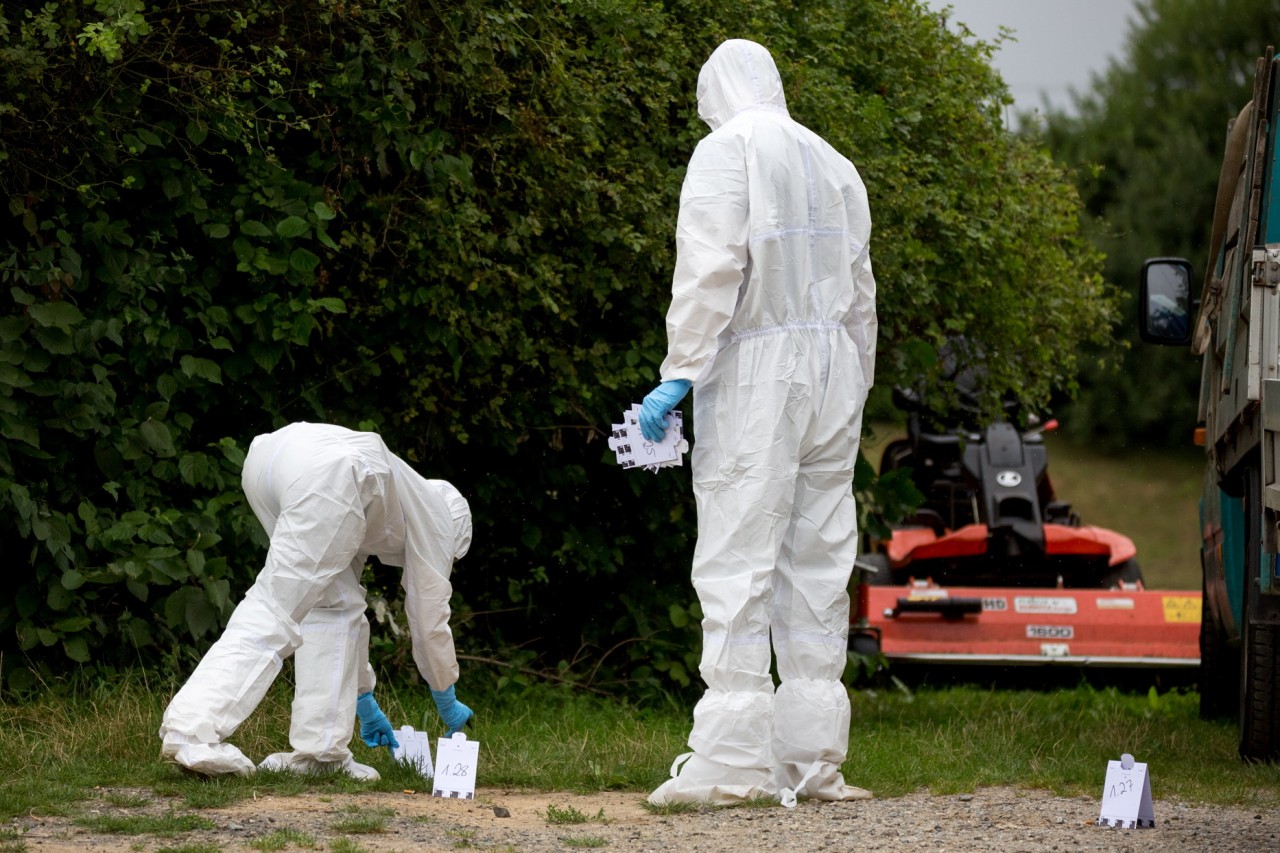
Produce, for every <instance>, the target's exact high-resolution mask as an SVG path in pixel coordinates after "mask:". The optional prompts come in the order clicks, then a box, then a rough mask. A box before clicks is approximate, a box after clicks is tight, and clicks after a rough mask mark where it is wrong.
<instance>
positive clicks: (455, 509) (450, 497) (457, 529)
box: [435, 480, 471, 561]
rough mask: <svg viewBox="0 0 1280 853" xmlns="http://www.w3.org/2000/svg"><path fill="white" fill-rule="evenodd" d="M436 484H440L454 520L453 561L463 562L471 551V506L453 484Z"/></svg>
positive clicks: (441, 481) (442, 482)
mask: <svg viewBox="0 0 1280 853" xmlns="http://www.w3.org/2000/svg"><path fill="white" fill-rule="evenodd" d="M435 482H436V483H439V485H440V492H441V495H442V497H443V498H444V502H445V503H446V504H447V505H448V506H449V515H450V516H451V517H452V518H453V536H454V538H453V559H454V560H455V561H456V560H461V559H462V558H463V557H465V556H466V555H467V551H469V550H471V505H470V504H468V503H467V499H466V498H464V497H463V496H462V493H461V492H459V491H458V490H457V489H456V488H454V486H453V484H452V483H450V482H447V481H445V480H436V481H435Z"/></svg>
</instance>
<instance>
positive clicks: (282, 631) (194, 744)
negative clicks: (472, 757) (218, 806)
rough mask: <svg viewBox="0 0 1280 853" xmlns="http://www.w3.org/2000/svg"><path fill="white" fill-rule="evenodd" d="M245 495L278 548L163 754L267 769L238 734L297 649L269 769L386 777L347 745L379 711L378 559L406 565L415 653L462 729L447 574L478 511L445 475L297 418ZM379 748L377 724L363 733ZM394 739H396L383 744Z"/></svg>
mask: <svg viewBox="0 0 1280 853" xmlns="http://www.w3.org/2000/svg"><path fill="white" fill-rule="evenodd" d="M242 485H243V487H244V492H245V495H246V497H247V498H248V500H249V505H250V506H251V507H252V508H253V511H254V514H255V515H256V516H257V517H258V520H259V521H260V522H262V526H263V527H264V528H265V529H266V532H267V535H268V536H269V537H270V538H271V546H270V548H269V550H268V551H267V558H266V563H265V565H264V567H263V569H262V571H261V573H259V575H258V577H257V579H256V580H255V582H254V584H253V586H252V587H250V589H249V591H248V592H247V593H246V594H245V597H244V599H243V600H242V601H241V602H240V604H239V605H238V606H237V607H236V609H235V612H234V613H232V615H231V619H230V621H229V622H228V623H227V628H226V630H225V631H224V632H223V634H222V636H221V637H220V638H219V639H218V641H217V642H216V643H215V644H214V645H213V647H212V648H210V649H209V651H208V653H207V654H206V655H205V656H204V658H203V659H202V660H201V661H200V664H199V665H198V666H197V667H196V670H195V672H193V673H192V674H191V677H190V678H189V679H188V680H187V682H186V684H184V685H183V687H182V689H181V690H179V691H178V693H177V695H175V696H174V697H173V700H172V701H171V702H170V703H169V707H168V708H167V709H166V710H165V712H164V717H163V719H162V721H161V724H160V738H161V742H162V746H161V754H162V755H163V756H164V757H165V758H166V759H169V760H171V761H174V762H176V763H178V764H180V765H182V766H183V767H186V768H188V769H190V770H194V771H196V772H199V773H204V774H207V775H218V774H225V773H235V774H239V775H247V774H250V773H252V772H254V770H255V769H256V768H255V765H254V763H253V762H252V761H250V760H249V759H248V758H247V757H246V756H245V755H244V754H243V753H242V752H241V751H240V750H239V749H237V748H236V747H235V746H233V745H232V744H229V743H226V742H225V739H226V738H227V737H229V736H230V735H231V734H232V733H233V732H234V731H235V730H236V728H237V727H239V725H240V724H241V723H242V722H244V720H245V718H246V717H248V716H249V714H250V713H251V712H252V711H253V709H254V708H256V707H257V706H258V703H259V702H261V701H262V697H263V696H264V695H265V694H266V691H267V688H268V687H269V686H270V685H271V682H272V681H273V680H274V679H275V677H276V675H277V674H278V673H279V672H280V669H281V667H282V665H283V663H284V661H285V659H286V658H288V657H289V655H291V654H292V655H295V670H296V688H295V695H294V701H293V711H292V721H291V727H290V731H289V742H290V745H291V746H292V747H293V751H292V752H288V753H276V754H275V755H272V756H269V757H268V758H267V759H266V760H264V761H263V762H262V764H261V765H260V766H261V768H262V769H273V770H294V771H298V772H329V771H341V772H345V773H347V774H348V775H351V776H353V777H355V778H358V779H377V778H378V773H377V771H376V770H374V769H373V768H371V767H368V766H367V765H363V764H357V763H356V762H355V759H354V757H353V756H352V753H351V750H350V749H349V748H348V743H349V742H350V740H351V736H352V730H353V719H354V718H355V716H356V713H357V694H360V706H361V707H360V712H361V713H360V717H361V720H362V722H364V723H366V726H367V725H368V724H370V723H371V719H366V717H368V716H369V714H368V713H367V712H370V711H376V716H377V717H379V718H380V720H378V721H377V723H378V724H380V725H381V726H382V728H383V729H384V731H385V732H386V734H387V735H388V736H389V735H390V725H389V724H386V722H385V720H386V718H385V715H382V713H381V711H380V710H378V709H377V707H376V703H372V695H371V692H372V690H373V686H374V678H373V670H372V668H371V667H370V666H369V662H368V650H369V622H368V620H367V618H366V617H365V606H366V605H365V591H364V588H363V587H362V586H361V585H360V577H361V574H362V572H363V569H364V564H365V562H366V560H367V559H368V558H369V557H370V556H376V557H377V558H378V559H379V560H380V561H381V562H382V563H384V564H387V565H391V566H402V567H403V569H404V573H403V575H402V579H401V583H402V585H403V587H404V590H405V611H406V615H407V616H408V620H409V630H410V635H411V637H412V643H413V657H414V662H415V663H416V664H417V666H418V671H419V672H420V673H421V674H422V676H423V678H425V679H426V681H427V683H428V685H429V687H430V688H431V692H432V695H433V697H434V698H435V699H436V705H437V708H438V709H439V711H440V713H441V717H442V719H443V720H444V722H445V724H446V726H448V728H449V731H450V733H452V732H454V731H457V730H458V729H460V728H461V727H462V726H463V725H464V724H465V723H466V722H467V720H469V719H470V718H471V716H472V711H471V709H470V708H467V706H465V705H463V704H462V703H461V702H459V701H458V700H457V697H456V695H455V689H454V684H455V682H456V681H457V680H458V661H457V656H456V654H455V651H454V646H453V634H452V632H451V631H450V629H449V598H450V595H451V593H452V586H451V585H450V583H449V575H450V573H451V571H452V569H453V564H454V561H455V560H458V559H461V557H462V556H463V555H464V554H466V552H467V549H468V548H469V547H470V544H471V511H470V508H469V507H468V505H467V502H466V500H465V499H464V498H463V497H462V495H461V494H460V493H459V492H458V490H457V489H455V488H454V487H453V486H452V485H450V484H449V483H447V482H445V481H444V480H428V479H426V478H424V477H422V476H421V475H419V474H418V473H417V472H416V471H414V470H413V469H412V468H411V467H409V465H408V464H407V463H405V462H404V461H403V460H402V459H400V458H399V457H398V456H396V455H395V454H393V453H392V452H391V451H390V450H388V449H387V446H386V445H385V444H384V443H383V441H382V439H381V437H379V436H378V435H375V434H374V433H367V432H354V431H352V430H349V429H345V428H343V427H340V426H334V425H331V424H310V423H296V424H290V425H289V426H286V427H284V428H282V429H280V430H277V431H276V432H273V433H269V434H267V435H260V436H258V437H257V438H255V439H254V440H253V443H252V444H251V445H250V448H249V453H248V456H247V457H246V458H245V464H244V472H243V476H242ZM362 733H363V734H365V735H366V742H370V743H372V741H371V740H370V737H369V733H368V731H367V728H366V730H365V731H362ZM382 742H384V743H385V742H386V741H385V740H383V741H382Z"/></svg>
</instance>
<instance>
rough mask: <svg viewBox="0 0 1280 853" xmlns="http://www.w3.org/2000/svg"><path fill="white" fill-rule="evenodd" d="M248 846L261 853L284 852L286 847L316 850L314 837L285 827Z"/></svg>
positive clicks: (257, 839) (251, 842) (255, 840)
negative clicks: (261, 852)
mask: <svg viewBox="0 0 1280 853" xmlns="http://www.w3.org/2000/svg"><path fill="white" fill-rule="evenodd" d="M249 846H250V847H253V848H255V849H257V850H261V851H263V853H275V851H277V850H284V849H285V848H286V847H302V848H304V849H306V850H314V849H315V848H316V837H315V836H314V835H310V834H308V833H305V832H302V831H300V830H297V829H293V828H290V827H286V828H284V829H277V830H276V831H275V832H273V833H271V834H270V835H264V836H262V837H261V838H256V839H254V840H253V841H250V842H249Z"/></svg>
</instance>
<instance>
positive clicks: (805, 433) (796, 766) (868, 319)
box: [650, 39, 876, 804]
mask: <svg viewBox="0 0 1280 853" xmlns="http://www.w3.org/2000/svg"><path fill="white" fill-rule="evenodd" d="M698 113H699V115H700V116H701V117H702V118H703V119H704V120H705V121H706V122H707V123H708V124H709V125H710V126H711V133H710V134H709V135H707V136H706V137H704V138H703V139H702V140H701V142H699V144H698V146H697V148H696V150H695V151H694V153H693V156H692V158H691V159H690V161H689V167H688V172H687V174H686V176H685V180H684V185H683V188H682V190H681V193H680V211H679V217H678V221H677V226H676V267H675V274H674V278H673V281H672V300H671V306H670V309H669V311H668V313H667V336H668V353H667V358H666V360H665V361H664V362H663V364H662V379H663V380H664V381H665V380H670V379H687V380H690V381H692V382H693V383H694V387H693V393H694V400H693V405H694V420H693V423H694V430H695V443H694V450H693V458H692V467H693V488H694V495H695V498H696V501H697V509H698V542H697V546H696V548H695V551H694V557H693V572H692V574H693V584H694V588H695V589H696V591H697V593H698V599H699V601H700V603H701V605H702V612H703V622H702V627H703V651H702V661H701V674H702V677H703V680H704V681H705V682H706V685H707V689H706V692H705V694H704V695H703V697H702V699H701V700H700V701H699V702H698V704H697V707H696V708H695V709H694V723H693V730H692V733H691V734H690V736H689V746H690V748H691V749H692V750H693V753H692V756H691V757H688V760H687V761H686V762H685V763H684V764H683V765H681V761H682V760H683V759H685V758H686V756H681V757H680V758H679V759H677V761H676V766H674V767H673V768H672V774H673V775H672V778H671V779H669V780H668V781H667V782H665V783H663V785H662V786H661V787H659V788H658V789H657V790H656V791H654V792H653V794H652V795H651V796H650V800H651V801H652V802H654V803H659V804H661V803H668V802H680V801H696V802H733V801H735V800H740V799H750V798H755V797H762V796H780V797H781V799H782V800H783V802H784V803H788V804H791V803H794V796H795V795H796V794H805V795H808V796H811V797H815V798H819V799H826V800H832V799H847V798H854V797H865V796H869V794H868V793H867V792H866V791H863V790H862V789H860V788H853V787H851V786H848V785H846V784H845V783H844V779H843V777H842V775H841V773H840V765H841V763H842V762H843V761H844V759H845V753H846V750H847V747H848V739H849V724H850V708H849V699H848V694H847V693H846V691H845V688H844V685H843V684H842V683H841V682H840V677H841V674H842V673H843V671H844V665H845V659H846V657H845V656H846V643H847V636H848V629H849V596H848V584H849V576H850V572H851V571H852V568H853V562H854V557H855V555H856V553H855V552H856V545H857V529H856V528H857V519H856V515H855V510H854V498H853V489H852V485H853V472H854V462H855V460H856V457H857V452H858V440H859V436H860V433H861V426H862V407H863V404H864V402H865V400H866V395H867V392H868V390H869V388H870V385H871V381H872V377H873V375H874V372H875V342H876V311H875V279H874V277H873V275H872V270H871V261H870V258H869V255H868V241H869V238H870V234H871V215H870V211H869V208H868V204H867V194H866V188H865V186H864V185H863V182H862V179H861V178H860V177H859V175H858V172H857V170H856V169H855V168H854V166H853V164H852V163H850V162H849V161H848V160H847V159H846V158H845V157H843V156H842V155H841V154H840V153H839V152H837V151H836V150H835V149H833V148H832V147H831V146H830V145H829V144H827V143H826V142H825V141H824V140H823V139H822V138H820V137H819V136H817V135H816V134H814V133H813V132H812V131H810V130H808V129H807V128H805V127H803V126H802V125H800V124H797V123H796V122H795V121H793V120H792V119H791V118H790V116H789V115H788V113H787V108H786V102H785V100H784V98H783V91H782V81H781V78H780V77H779V75H778V71H777V68H776V66H775V65H774V62H773V59H772V57H771V56H770V55H769V53H768V51H767V50H765V48H763V47H761V46H760V45H758V44H755V43H753V42H749V41H743V40H736V39H735V40H730V41H727V42H725V43H723V44H722V45H720V47H718V48H717V49H716V51H715V52H714V53H713V54H712V55H711V58H710V59H709V60H708V61H707V63H706V64H705V65H704V66H703V68H702V72H701V74H700V75H699V77H698ZM771 640H772V650H773V652H775V653H776V655H777V664H778V674H779V676H780V678H781V683H780V684H779V686H778V688H777V695H776V696H775V695H774V685H773V679H772V678H771V676H770V666H769V665H770V646H771V642H770V641H771Z"/></svg>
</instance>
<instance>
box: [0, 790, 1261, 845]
mask: <svg viewBox="0 0 1280 853" xmlns="http://www.w3.org/2000/svg"><path fill="white" fill-rule="evenodd" d="M123 794H128V795H131V796H133V797H134V798H135V802H136V801H137V799H138V798H139V797H140V795H141V796H146V797H149V798H150V799H149V801H148V802H147V803H146V804H144V805H138V806H134V807H131V808H119V807H116V806H112V805H110V804H109V802H110V801H116V802H119V801H121V799H120V798H121V795H123ZM642 803H643V798H642V796H641V795H639V794H635V793H617V792H608V793H600V794H586V795H581V794H572V793H562V792H561V793H557V792H528V791H511V790H502V789H482V790H481V791H480V792H479V793H478V796H477V799H476V800H474V801H465V800H442V799H433V798H432V797H430V796H428V795H427V794H425V793H422V792H408V791H406V792H404V793H400V794H385V793H380V794H360V795H355V796H345V795H337V796H334V795H324V796H322V795H318V794H305V795H302V796H297V797H274V796H272V797H263V798H260V799H256V800H249V801H245V802H241V803H237V804H236V805H234V806H231V807H227V808H221V809H205V810H201V811H199V812H192V813H193V814H198V815H200V816H202V817H204V818H206V819H207V820H209V821H211V822H212V823H213V824H214V825H215V826H216V828H215V829H212V830H197V831H194V832H190V833H184V834H182V835H178V836H171V837H167V838H165V837H156V836H137V835H124V834H121V835H105V834H98V833H94V832H90V831H88V830H86V829H84V828H83V827H81V826H77V825H76V824H75V823H74V822H73V821H72V820H71V819H69V818H34V817H30V818H23V819H19V820H17V821H15V822H14V823H12V824H10V825H9V826H8V827H6V828H5V836H4V837H3V838H0V845H4V843H5V842H8V845H5V846H0V850H6V851H10V850H15V849H17V848H16V846H10V845H13V841H14V839H13V834H12V833H14V832H18V833H22V834H21V838H22V839H23V840H24V841H25V842H26V850H27V851H28V853H46V852H47V853H53V851H57V852H58V853H61V851H68V853H70V851H77V853H85V851H103V853H117V851H118V853H126V851H128V853H138V852H139V851H153V853H154V851H160V850H162V849H163V848H169V849H174V848H182V847H184V846H189V845H193V844H197V843H204V844H208V845H211V846H210V847H209V848H208V849H214V847H216V848H217V849H221V850H225V851H253V850H263V849H267V847H266V845H264V844H263V839H264V838H267V837H270V836H273V835H275V836H276V837H277V838H279V837H281V835H282V833H281V832H280V831H281V830H286V829H287V830H292V831H294V832H297V833H301V834H302V835H304V836H309V837H310V838H311V839H314V847H312V848H311V849H316V850H329V849H332V845H333V842H334V841H335V840H337V839H341V838H348V839H350V840H351V841H353V842H355V843H356V844H358V845H359V846H360V847H361V848H363V849H364V850H367V851H392V850H401V851H454V850H457V849H459V848H469V849H481V850H499V851H521V853H536V852H537V851H563V850H579V849H592V848H598V849H603V850H625V851H627V853H643V851H667V850H679V851H699V852H700V853H745V851H755V850H770V849H772V850H787V851H791V850H796V851H820V850H832V851H836V850H839V851H858V850H875V851H919V850H941V851H984V853H1002V851H1088V850H1105V851H1148V850H1150V851H1165V850H1179V851H1260V850H1278V849H1280V811H1272V812H1266V813H1259V812H1258V811H1257V810H1241V809H1227V808H1222V807H1217V806H1204V805H1194V804H1185V803H1178V802H1170V801H1162V800H1159V799H1157V800H1156V803H1155V812H1156V826H1155V828H1153V829H1140V830H1139V829H1134V830H1119V829H1110V828H1106V827H1100V826H1096V825H1095V823H1094V821H1095V820H1096V819H1097V817H1098V810H1099V803H1098V800H1097V799H1095V798H1092V797H1056V796H1053V795H1052V794H1050V793H1048V792H1045V791H1028V790H1017V789H1012V788H982V789H979V790H978V791H976V792H974V793H973V794H953V795H947V796H939V797H934V796H930V795H929V794H928V793H926V792H918V793H915V794H911V795H909V796H905V797H897V798H893V799H874V800H864V801H860V802H851V803H817V802H802V803H801V804H800V805H799V807H797V808H796V809H793V810H788V809H783V808H781V807H762V808H733V809H703V810H701V811H697V812H688V813H681V814H670V815H657V814H651V813H650V812H648V811H647V810H645V809H644V807H643V805H642ZM175 806H180V803H177V802H175V801H170V800H166V799H165V798H162V797H157V796H155V795H154V794H151V793H150V792H145V791H131V792H123V791H116V792H110V791H103V792H102V797H101V799H100V800H99V801H98V802H97V803H93V804H90V806H89V807H88V808H87V809H86V810H85V812H84V813H85V814H86V815H89V816H94V815H100V816H111V815H142V814H151V815H164V814H166V813H167V812H169V811H170V810H171V809H175ZM548 807H552V808H551V810H550V814H551V815H553V816H560V817H563V816H565V815H573V814H574V813H575V812H576V813H577V815H580V816H582V817H583V818H585V819H586V820H585V822H582V823H551V822H549V821H548V815H549V809H548ZM177 812H178V813H179V814H182V813H186V812H183V811H182V810H180V809H177ZM356 818H364V819H365V821H366V823H368V822H372V823H373V824H375V827H372V828H376V825H377V824H379V823H380V822H381V823H382V824H383V825H382V827H381V831H368V830H369V829H370V828H371V827H367V826H366V827H364V830H365V831H359V832H357V831H355V830H353V829H352V828H351V825H352V823H353V820H354V819H356ZM344 822H345V823H346V827H345V828H344V826H343V824H344ZM255 841H256V842H257V844H256V845H254V846H251V845H253V844H254V842H255ZM270 849H279V848H270ZM284 849H286V850H300V849H304V848H303V847H301V846H299V845H298V844H297V843H294V844H291V845H289V846H288V847H285V848H284ZM348 849H350V848H348Z"/></svg>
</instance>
